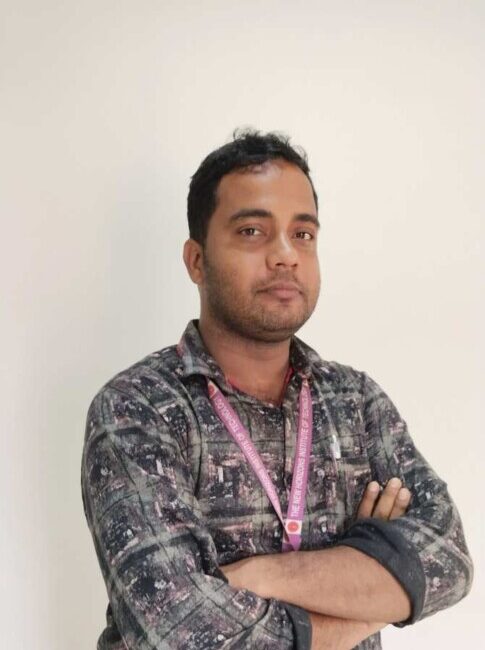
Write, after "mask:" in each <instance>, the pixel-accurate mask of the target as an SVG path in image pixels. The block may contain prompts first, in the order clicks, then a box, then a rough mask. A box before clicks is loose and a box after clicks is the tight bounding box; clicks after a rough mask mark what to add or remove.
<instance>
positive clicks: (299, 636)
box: [280, 601, 312, 650]
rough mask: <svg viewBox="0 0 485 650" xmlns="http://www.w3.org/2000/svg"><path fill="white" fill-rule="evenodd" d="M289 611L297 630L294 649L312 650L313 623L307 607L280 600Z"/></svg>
mask: <svg viewBox="0 0 485 650" xmlns="http://www.w3.org/2000/svg"><path fill="white" fill-rule="evenodd" d="M280 604H281V605H282V606H283V607H284V608H285V609H286V611H287V612H288V616H289V617H290V619H291V622H292V624H293V629H294V632H295V645H294V646H293V648H294V650H310V649H311V647H312V623H311V620H310V614H309V613H308V612H307V611H306V609H302V608H301V607H297V606H296V605H290V603H285V602H283V601H280Z"/></svg>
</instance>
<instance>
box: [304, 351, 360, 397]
mask: <svg viewBox="0 0 485 650" xmlns="http://www.w3.org/2000/svg"><path fill="white" fill-rule="evenodd" d="M297 342H298V345H299V347H300V350H301V351H302V352H303V353H304V355H305V357H306V359H307V361H308V362H309V363H310V365H311V370H312V375H313V377H314V378H315V379H316V381H317V382H318V383H319V384H322V385H324V386H325V385H326V386H327V387H328V388H329V389H331V390H332V391H333V392H335V393H340V392H358V393H362V392H363V390H364V384H365V381H366V379H367V378H368V375H367V374H366V373H365V372H364V371H362V370H359V369H357V368H355V367H354V366H351V365H348V364H344V363H340V362H338V361H334V360H327V359H323V358H322V357H321V356H320V355H319V353H318V352H316V350H314V349H313V348H312V347H310V346H309V345H308V344H307V343H305V342H304V341H302V340H301V339H297Z"/></svg>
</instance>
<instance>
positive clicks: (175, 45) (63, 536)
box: [0, 0, 485, 650]
mask: <svg viewBox="0 0 485 650" xmlns="http://www.w3.org/2000/svg"><path fill="white" fill-rule="evenodd" d="M0 10H1V21H0V130H1V137H0V141H1V146H0V190H1V191H0V212H1V220H2V227H1V242H2V244H1V246H2V253H1V267H2V269H1V282H2V319H1V337H0V340H1V346H2V349H1V357H0V358H1V367H2V378H1V381H2V384H1V387H0V390H1V395H2V400H1V402H2V406H1V416H2V427H1V455H0V462H1V469H0V489H1V499H0V507H1V525H0V536H1V537H0V544H1V547H0V558H1V559H0V562H1V564H0V575H1V584H2V589H1V590H0V591H1V595H0V617H1V619H2V620H1V623H0V625H1V627H0V629H1V637H2V638H1V640H0V643H1V645H2V647H4V648H9V649H10V648H12V649H24V648H25V649H29V650H37V649H39V650H61V649H62V650H64V649H65V648H69V649H70V650H85V649H89V648H95V644H96V639H97V636H98V635H99V633H100V631H101V629H102V627H103V624H104V612H105V609H106V605H107V597H106V592H105V587H104V583H103V581H102V578H101V573H100V571H99V569H98V565H97V560H96V556H95V552H94V546H93V545H92V541H91V537H90V534H89V531H88V528H87V525H86V523H85V520H84V514H83V510H82V502H81V493H80V479H79V475H80V461H81V450H82V443H83V435H84V424H85V417H86V410H87V407H88V405H89V402H90V400H91V398H92V397H93V395H94V394H95V392H96V391H97V390H98V389H99V388H100V386H101V385H102V384H103V383H104V382H105V381H107V379H108V378H110V377H111V376H112V375H113V374H115V373H116V372H118V371H119V370H121V369H122V368H125V367H126V366H128V365H130V364H132V363H134V362H135V361H137V360H138V359H140V358H141V357H142V356H145V355H146V354H148V353H149V352H152V351H154V350H157V349H159V348H161V347H164V346H165V345H169V344H172V343H175V342H177V341H178V339H179V337H180V335H181V333H182V330H183V329H184V327H185V325H186V323H187V321H188V320H189V318H192V317H195V316H197V315H198V295H197V292H196V289H195V287H194V286H193V285H192V284H191V283H190V281H189V279H188V276H187V274H186V271H185V268H184V266H183V263H182V254H181V251H182V245H183V242H184V240H185V238H186V237H187V232H188V230H187V226H186V217H185V200H186V193H187V187H188V181H189V177H190V175H191V174H192V173H193V172H194V171H195V169H196V167H197V165H198V164H199V162H200V161H201V159H202V157H203V156H204V155H205V154H206V153H208V151H209V150H211V149H212V148H214V147H215V146H218V145H220V144H222V143H223V142H225V141H226V140H227V139H228V138H229V137H230V135H231V132H232V130H233V129H234V128H235V127H236V126H244V125H253V126H255V127H258V128H260V129H262V130H271V129H279V130H283V131H286V132H287V133H289V134H290V135H292V137H293V141H294V142H295V143H297V144H301V145H303V146H304V147H305V148H306V150H307V152H308V155H309V158H310V164H311V168H312V171H313V176H314V180H315V184H316V187H317V189H318V192H319V194H320V199H321V213H320V218H321V220H322V222H323V228H322V234H321V241H320V255H321V265H322V277H323V286H322V294H321V298H320V302H319V305H318V307H317V310H316V312H315V314H314V315H313V317H312V319H311V320H310V321H309V323H308V324H307V325H306V326H305V327H304V328H303V329H302V330H301V331H300V333H299V335H300V336H301V337H302V338H303V339H304V340H306V341H307V342H308V343H309V344H310V345H312V346H313V347H315V348H316V349H317V350H318V351H319V352H320V354H321V355H322V356H323V357H324V358H327V359H334V360H337V361H340V362H342V363H348V364H350V365H352V366H354V367H355V368H358V369H361V370H366V371H367V372H368V373H369V374H370V375H371V376H372V377H373V378H374V379H376V381H378V382H379V383H380V384H381V386H382V387H383V388H384V389H385V390H386V392H387V393H388V394H389V395H390V396H391V398H392V399H393V400H394V402H395V403H396V405H397V406H398V408H399V410H400V412H401V414H402V415H403V416H404V417H405V419H406V420H407V422H408V425H409V428H410V431H411V433H412V435H413V436H414V439H415V441H416V443H417V445H418V447H419V448H420V450H421V451H422V452H423V453H424V455H425V456H426V457H427V458H428V459H429V461H430V462H431V464H432V465H433V466H434V467H435V469H436V470H437V471H438V472H439V473H440V474H441V475H442V476H443V477H444V478H445V479H446V480H447V482H448V485H449V489H450V492H451V494H452V496H453V497H454V499H455V501H456V502H457V504H458V506H459V508H460V511H461V513H462V517H463V521H464V525H465V531H466V536H467V540H468V542H469V546H470V548H471V551H472V554H473V557H474V560H475V564H476V578H475V585H474V589H473V591H472V593H471V594H470V596H469V597H468V598H467V599H465V600H464V601H462V602H461V603H460V604H459V605H457V606H455V607H454V608H452V609H450V610H447V611H446V612H445V613H440V614H438V615H436V616H435V617H432V618H430V619H427V620H425V621H423V622H422V623H419V624H417V625H416V626H414V627H412V628H407V629H404V630H397V629H395V628H392V627H391V628H388V629H387V630H386V631H385V632H384V642H385V646H386V647H387V648H395V649H405V648H409V647H413V648H416V649H421V650H424V649H427V648H431V647H436V648H438V647H441V648H456V647H462V648H474V647H479V646H480V645H481V641H482V638H483V633H482V629H481V628H482V619H483V604H484V592H485V586H484V576H483V567H484V559H485V557H484V556H485V553H484V546H483V537H484V526H483V512H482V510H483V509H482V504H483V497H482V492H483V480H482V472H483V457H484V453H485V446H484V442H483V424H482V423H483V388H484V386H483V377H484V374H483V371H484V366H485V364H484V345H483V331H484V328H485V319H484V310H483V284H484V283H483V278H484V270H485V269H484V264H483V248H484V246H483V242H484V239H483V235H484V232H483V215H484V208H485V200H484V180H485V179H484V164H485V157H484V151H485V138H484V129H483V116H484V115H485V90H484V84H483V70H484V69H485V56H484V55H485V33H484V32H485V29H484V27H485V4H484V3H483V2H481V1H480V0H477V1H471V0H461V1H458V0H457V1H449V0H428V1H425V2H418V1H414V0H401V1H397V0H394V1H393V0H387V1H384V0H382V1H378V0H367V1H365V2H364V1H361V2H358V1H345V0H344V1H340V2H325V1H319V2H317V1H312V0H307V1H306V2H302V3H299V4H298V3H294V2H289V1H282V0H280V1H278V2H275V1H273V0H267V1H265V2H258V1H256V0H246V1H245V2H235V1H231V0H225V1H222V2H221V1H218V0H206V1H204V2H190V1H186V2H183V1H182V2H175V1H162V0H160V1H158V2H157V1H155V0H137V2H134V1H131V2H130V1H128V0H116V1H115V0H104V1H103V0H101V1H99V0H98V1H97V2H94V1H93V0H88V1H84V2H73V1H69V0H67V1H66V0H64V1H63V2H61V1H58V2H56V1H54V0H45V1H44V2H42V3H41V2H34V1H30V2H28V1H26V0H15V1H13V0H1V2H0Z"/></svg>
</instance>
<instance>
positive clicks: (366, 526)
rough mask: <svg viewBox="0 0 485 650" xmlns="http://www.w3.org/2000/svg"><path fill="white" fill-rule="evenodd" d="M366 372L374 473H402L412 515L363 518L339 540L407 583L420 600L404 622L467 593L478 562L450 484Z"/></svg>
mask: <svg viewBox="0 0 485 650" xmlns="http://www.w3.org/2000/svg"><path fill="white" fill-rule="evenodd" d="M361 374H362V380H363V399H364V423H365V437H366V441H367V450H368V456H369V461H370V465H371V469H372V476H373V478H374V479H376V480H377V481H379V482H380V483H381V484H384V483H386V482H387V481H388V480H389V479H390V478H391V477H393V476H398V477H399V478H400V479H401V480H402V482H403V485H405V486H406V487H408V488H409V489H410V491H411V494H412V500H411V503H410V506H409V508H408V510H407V512H406V514H405V515H404V516H402V517H399V518H397V519H394V520H392V521H383V520H379V519H372V518H369V519H361V520H358V521H356V522H355V523H354V524H353V525H352V526H351V527H350V528H349V530H348V531H347V533H346V534H345V536H344V538H343V539H342V540H340V541H339V544H343V545H347V546H352V547H354V548H356V549H358V550H361V551H363V552H364V553H367V554H368V555H370V556H371V557H373V558H374V559H376V560H377V561H379V562H380V563H381V564H382V565H383V566H384V567H385V568H386V569H388V570H389V571H390V572H391V573H392V574H393V575H394V577H395V578H396V579H397V580H398V581H399V582H400V583H401V585H402V586H403V588H404V589H405V590H406V592H407V593H408V595H409V598H410V600H411V605H412V613H411V616H410V618H409V619H408V620H406V621H403V622H400V623H397V624H396V625H397V626H398V627H402V626H404V625H407V624H410V623H414V622H415V621H418V620H420V619H422V618H425V617H426V616H429V615H430V614H434V613H435V612H437V611H439V610H441V609H444V608H446V607H449V606H451V605H454V604H455V603H457V602H458V601H459V600H460V599H462V598H463V597H464V596H466V594H467V593H468V592H469V590H470V587H471V583H472V579H473V565H472V561H471V558H470V555H469V552H468V548H467V545H466V542H465V538H464V534H463V528H462V524H461V520H460V516H459V514H458V511H457V509H456V506H455V504H454V503H453V501H452V499H451V497H450V495H449V493H448V490H447V486H446V483H445V482H444V481H443V480H442V479H441V478H440V477H439V476H438V475H437V474H436V473H435V472H434V470H433V469H432V468H431V467H430V465H429V464H428V463H427V462H426V460H425V459H424V457H423V456H422V455H421V454H420V452H419V451H418V450H417V449H416V447H415V445H414V443H413V441H412V439H411V437H410V435H409V433H408V429H407V425H406V422H405V421H404V420H403V419H402V418H401V416H400V415H399V413H398V411H397V409H396V407H395V406H394V404H393V403H392V401H391V400H390V398H389V397H388V396H387V395H386V393H385V392H384V391H383V390H382V389H381V388H380V387H379V386H378V385H377V383H376V382H375V381H374V380H372V379H371V378H370V377H369V376H368V375H367V374H366V373H365V372H364V373H361Z"/></svg>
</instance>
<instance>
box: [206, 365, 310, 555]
mask: <svg viewBox="0 0 485 650" xmlns="http://www.w3.org/2000/svg"><path fill="white" fill-rule="evenodd" d="M207 385H208V389H209V397H210V399H211V401H212V405H213V407H214V409H215V411H216V413H217V415H218V416H219V417H220V419H221V420H222V422H223V423H224V424H225V426H226V428H227V430H228V431H229V433H230V434H231V435H232V437H233V438H234V441H235V442H236V444H237V445H239V447H240V449H241V451H242V452H243V454H244V456H245V457H246V460H247V461H248V463H249V464H250V465H251V467H252V468H253V470H254V472H255V473H256V476H257V477H258V479H259V481H260V482H261V485H262V486H263V488H264V490H265V492H266V494H267V495H268V498H269V500H270V501H271V503H272V505H273V508H274V509H275V511H276V514H277V515H278V518H279V520H280V521H281V523H282V524H283V529H284V531H285V532H284V535H283V546H282V550H283V551H284V552H286V551H298V550H299V548H300V544H301V529H302V524H303V516H304V512H305V501H306V488H307V483H308V466H309V464H310V450H311V446H312V430H313V411H312V397H311V392H310V386H309V384H308V379H307V378H306V377H304V378H303V382H302V386H301V391H300V412H299V417H298V438H297V442H296V454H295V463H294V467H293V480H292V483H291V492H290V500H289V503H288V513H287V516H286V518H285V517H283V513H282V511H281V505H280V500H279V498H278V495H277V493H276V489H275V487H274V485H273V482H272V480H271V479H270V477H269V475H268V472H267V471H266V468H265V466H264V464H263V461H262V459H261V456H260V455H259V453H258V451H257V449H256V447H255V446H254V444H253V441H252V440H251V438H250V436H249V433H248V432H247V431H246V429H245V428H244V426H243V424H242V422H241V420H240V419H239V417H238V416H237V413H236V412H235V411H234V409H233V408H232V406H231V405H230V404H229V402H228V401H227V399H226V398H225V397H224V395H223V394H222V393H221V391H220V390H219V388H218V387H217V386H216V384H215V383H214V382H213V381H212V380H211V379H207Z"/></svg>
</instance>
